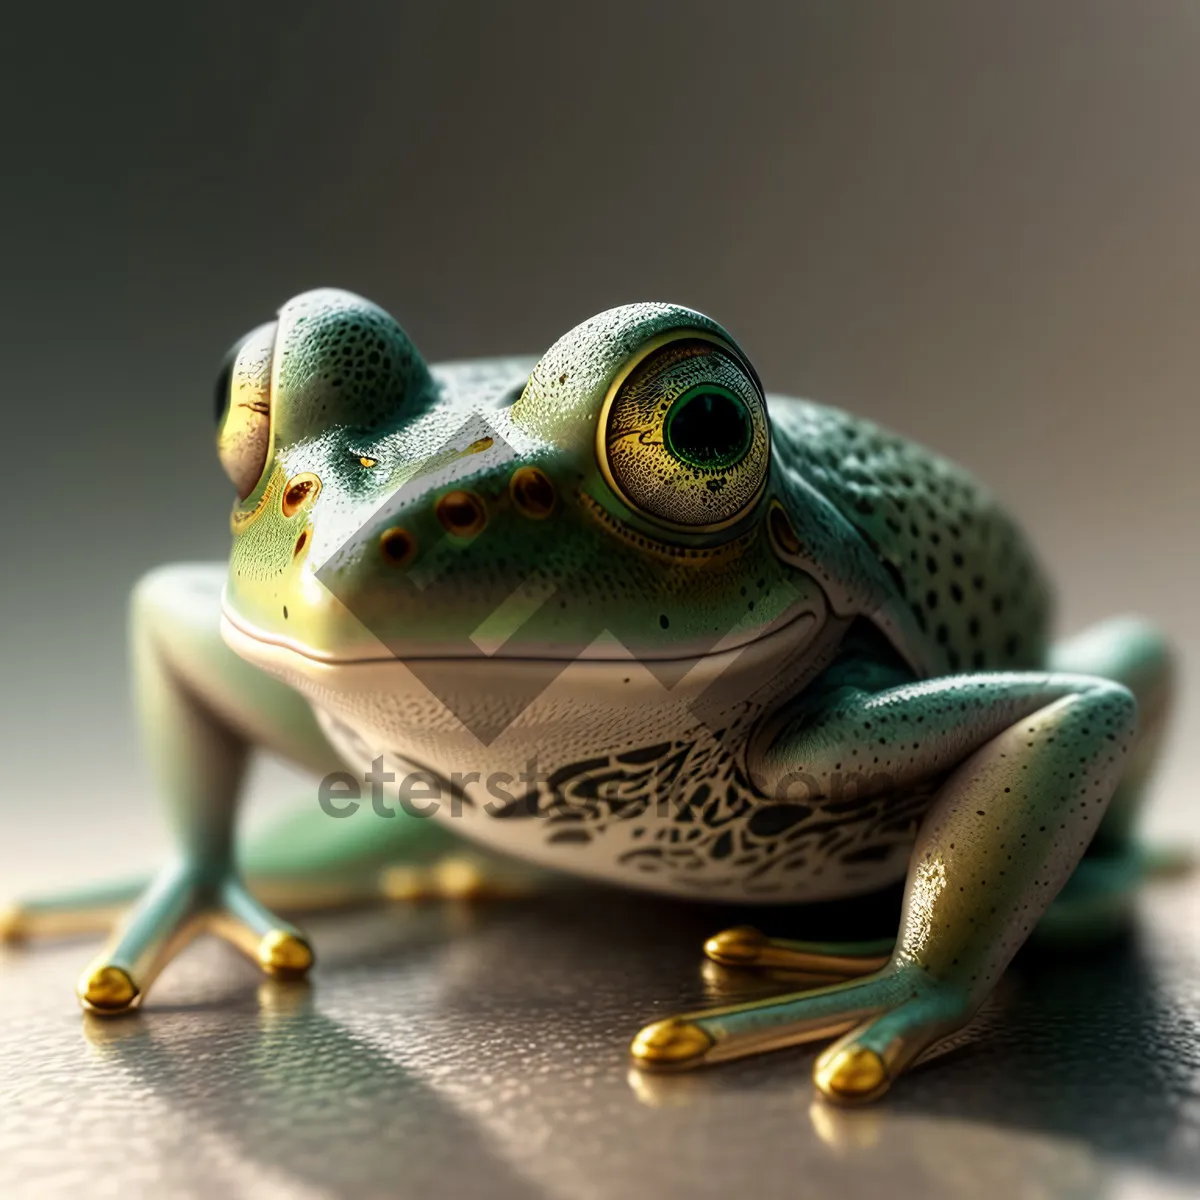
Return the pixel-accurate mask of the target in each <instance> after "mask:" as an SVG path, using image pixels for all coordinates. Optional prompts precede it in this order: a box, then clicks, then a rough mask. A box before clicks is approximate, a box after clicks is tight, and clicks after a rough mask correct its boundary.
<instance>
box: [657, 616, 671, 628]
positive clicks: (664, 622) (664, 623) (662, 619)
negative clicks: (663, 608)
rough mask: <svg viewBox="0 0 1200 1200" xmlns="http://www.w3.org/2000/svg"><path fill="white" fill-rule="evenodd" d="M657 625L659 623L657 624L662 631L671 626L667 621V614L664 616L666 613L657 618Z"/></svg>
mask: <svg viewBox="0 0 1200 1200" xmlns="http://www.w3.org/2000/svg"><path fill="white" fill-rule="evenodd" d="M658 623H659V624H660V625H661V626H662V627H663V628H664V629H666V628H667V627H668V626H669V625H670V624H671V622H670V621H669V620H668V619H667V614H666V613H663V614H662V615H661V616H660V617H659V618H658Z"/></svg>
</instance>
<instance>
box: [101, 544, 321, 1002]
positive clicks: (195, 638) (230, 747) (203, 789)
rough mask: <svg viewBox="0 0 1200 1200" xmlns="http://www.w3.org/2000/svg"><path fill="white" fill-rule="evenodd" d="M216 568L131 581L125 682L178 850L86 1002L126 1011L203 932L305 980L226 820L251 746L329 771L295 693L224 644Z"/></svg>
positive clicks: (268, 967) (299, 951)
mask: <svg viewBox="0 0 1200 1200" xmlns="http://www.w3.org/2000/svg"><path fill="white" fill-rule="evenodd" d="M223 578H224V570H223V569H222V568H219V567H215V566H214V567H208V566H195V567H171V568H165V569H163V570H160V571H156V572H153V573H152V574H150V575H149V576H147V577H146V578H145V579H143V580H142V581H141V583H139V585H138V587H137V589H136V591H135V593H134V597H133V602H132V611H131V623H132V628H131V640H132V651H133V674H134V690H135V697H136V701H137V709H138V716H139V720H140V723H141V727H142V731H143V734H144V740H145V743H146V751H147V755H148V758H149V761H150V765H151V771H152V777H153V779H154V781H155V783H156V785H157V787H158V789H159V790H160V791H161V793H162V795H163V797H164V798H165V799H166V800H167V802H168V808H169V812H170V816H171V824H172V826H173V832H174V835H175V839H176V842H177V845H178V856H177V859H176V861H175V862H173V863H172V864H171V865H169V866H168V867H166V868H165V869H163V870H162V871H161V872H160V874H159V875H158V877H157V878H156V879H155V880H154V882H153V883H152V884H151V885H150V887H149V888H148V889H147V890H146V891H145V893H144V894H143V896H142V898H141V900H140V901H139V902H138V903H137V905H136V906H135V907H134V908H133V910H132V911H131V912H130V913H129V915H128V917H127V918H126V919H125V920H124V922H123V923H122V925H121V926H120V928H119V929H118V931H117V932H116V934H115V935H114V936H113V938H112V940H111V941H110V943H109V944H108V945H107V946H106V947H105V949H104V951H103V952H102V953H101V954H100V955H99V957H97V958H96V959H95V960H94V961H93V963H92V964H91V966H90V967H89V968H88V969H87V970H86V971H85V972H84V973H83V975H82V977H81V978H80V981H79V986H78V994H79V998H80V1001H81V1003H82V1004H83V1006H84V1008H86V1009H89V1010H91V1011H94V1012H98V1013H116V1012H124V1011H126V1010H128V1009H130V1008H132V1007H134V1006H135V1005H137V1004H138V1003H140V1001H141V999H142V998H143V997H144V996H145V994H146V989H147V988H148V987H149V985H150V983H151V982H152V981H153V979H154V977H155V976H156V975H157V974H158V973H159V971H160V970H161V969H162V968H163V967H164V966H165V965H166V964H167V963H168V962H169V961H170V960H171V958H172V957H173V956H174V955H175V954H176V953H177V952H178V950H179V949H180V948H181V947H182V946H183V945H184V944H185V943H186V942H187V941H188V940H190V938H191V937H192V936H194V935H195V934H196V933H198V932H200V931H202V930H203V929H205V928H208V929H211V930H213V931H214V932H217V933H219V934H220V935H222V936H224V937H225V938H227V939H228V940H229V941H230V942H232V943H233V944H234V945H235V946H237V947H238V948H239V949H240V950H242V951H244V952H245V953H246V954H248V955H249V956H250V957H251V958H253V959H254V960H255V961H257V962H258V963H259V965H260V966H261V967H262V968H263V969H264V970H265V971H267V972H269V973H271V974H275V975H298V974H303V973H304V972H305V971H306V970H307V969H308V967H309V966H310V965H311V963H312V960H313V956H312V951H311V949H310V947H309V945H308V943H307V942H306V941H305V939H304V937H303V935H302V934H301V933H300V931H299V930H298V929H296V928H295V927H294V926H292V925H290V924H288V923H287V922H286V921H282V920H280V919H279V918H278V917H276V916H275V915H274V914H273V913H272V912H271V911H270V910H269V909H267V908H266V907H264V906H263V905H262V904H261V903H260V902H259V901H258V900H256V899H255V898H254V897H253V896H252V895H251V894H250V893H249V892H248V891H247V890H246V888H245V887H244V885H243V884H242V881H241V879H240V877H239V875H238V873H237V871H236V870H235V867H234V843H233V835H234V818H235V815H236V810H237V804H238V799H239V795H240V792H241V786H242V778H243V774H244V772H245V768H246V765H247V760H248V754H249V750H250V748H251V746H252V745H263V746H266V747H268V748H271V749H275V750H277V751H279V752H281V753H282V754H284V755H285V756H286V757H288V758H290V759H291V760H293V761H295V762H298V763H300V764H302V765H305V766H309V767H311V768H313V769H315V770H319V771H323V772H327V771H329V770H331V769H335V768H336V766H337V761H336V757H335V755H334V752H333V750H332V749H331V748H330V747H329V745H328V743H327V741H326V739H325V738H324V736H323V735H322V734H321V732H320V730H319V728H318V727H317V725H316V722H315V719H314V718H313V716H312V713H311V711H310V710H309V709H308V706H307V705H306V704H305V703H304V701H303V700H301V699H300V697H299V696H297V695H296V694H294V693H293V692H291V691H290V689H288V688H286V687H285V686H284V685H282V684H280V683H279V682H278V681H276V680H273V679H271V678H269V677H268V676H266V675H265V674H263V673H262V672H261V671H259V670H258V669H257V668H255V667H252V666H250V665H249V664H247V663H245V662H243V661H242V660H241V659H239V658H238V657H237V656H236V655H235V654H234V653H233V652H232V651H231V650H229V649H228V648H227V647H226V646H225V645H224V643H223V642H222V641H221V639H220V634H219V621H220V595H221V585H222V581H223Z"/></svg>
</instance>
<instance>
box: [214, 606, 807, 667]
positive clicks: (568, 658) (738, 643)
mask: <svg viewBox="0 0 1200 1200" xmlns="http://www.w3.org/2000/svg"><path fill="white" fill-rule="evenodd" d="M820 623H821V622H820V617H819V615H818V613H817V612H816V610H815V609H812V608H808V607H806V608H803V609H800V610H798V611H795V612H790V613H787V614H786V615H785V616H783V617H781V618H779V619H778V620H777V621H775V622H773V623H772V624H770V625H767V626H764V627H763V628H762V629H760V630H757V631H756V632H755V633H753V634H751V635H749V636H747V637H745V638H743V639H741V640H728V639H723V640H722V641H721V642H718V643H717V644H716V645H714V646H712V647H711V648H709V649H708V650H704V651H700V652H696V653H691V654H677V655H671V654H664V655H659V656H655V655H646V654H634V653H633V652H632V651H630V652H628V653H627V654H625V655H623V656H622V655H603V654H590V653H589V652H588V651H587V650H585V651H583V652H582V653H577V654H563V655H555V654H505V653H504V650H503V648H501V649H500V650H498V651H496V652H495V653H494V654H487V653H485V652H484V651H482V650H478V649H476V650H475V652H474V653H472V652H469V651H465V652H463V653H457V654H452V653H436V652H435V653H430V654H419V653H418V654H404V655H399V654H392V653H391V652H389V651H387V650H386V648H385V649H384V652H383V653H381V654H374V655H368V654H364V655H358V656H355V657H353V658H350V657H338V656H337V655H334V654H324V653H321V652H318V651H314V650H313V649H312V648H311V647H309V646H306V645H304V644H303V643H302V642H298V641H296V640H295V639H293V638H288V637H282V636H280V635H278V634H272V633H267V632H266V631H265V630H262V629H258V628H256V627H255V626H253V625H251V624H249V623H248V622H247V621H246V620H245V619H244V618H242V617H240V616H238V615H236V614H235V613H234V612H232V611H231V610H230V609H229V607H228V606H227V605H226V604H224V603H222V605H221V636H222V638H223V639H224V640H225V642H226V643H227V644H228V645H230V646H231V648H232V649H234V650H235V651H238V647H239V645H240V646H244V647H245V648H246V649H247V650H249V651H251V654H250V655H248V657H251V658H253V657H255V656H254V654H253V650H254V648H255V647H258V648H262V649H268V650H270V651H274V652H276V653H279V652H282V653H283V654H286V655H289V656H295V657H296V658H299V659H301V660H304V661H306V662H308V663H309V664H311V665H312V666H314V667H319V668H321V669H322V670H335V669H337V668H340V667H369V666H374V667H378V666H386V665H387V664H388V663H400V664H403V663H405V662H444V663H456V662H458V663H486V662H497V663H506V664H517V663H539V662H541V663H545V662H561V663H571V662H579V663H586V664H588V665H594V666H596V667H604V666H608V667H618V666H623V667H626V668H628V667H630V666H632V665H635V664H637V663H640V662H647V663H654V664H656V665H657V664H663V665H664V666H665V665H668V664H673V665H676V666H684V665H686V664H689V663H701V662H706V661H715V660H718V659H720V658H722V657H723V656H736V655H737V654H740V653H741V652H742V651H745V650H747V649H749V648H750V647H757V646H760V645H762V644H764V643H767V642H770V641H773V640H776V639H783V640H787V641H791V640H792V639H793V638H794V637H796V636H798V635H802V634H803V633H804V630H805V627H811V629H812V631H814V632H815V630H816V629H817V628H818V627H819V625H820Z"/></svg>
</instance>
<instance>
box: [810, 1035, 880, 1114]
mask: <svg viewBox="0 0 1200 1200" xmlns="http://www.w3.org/2000/svg"><path fill="white" fill-rule="evenodd" d="M813 1082H814V1083H815V1084H816V1085H817V1090H818V1091H819V1092H820V1093H821V1094H822V1095H823V1096H825V1097H826V1099H829V1100H834V1101H837V1102H839V1103H842V1104H862V1103H865V1102H866V1101H868V1100H874V1099H876V1098H877V1097H879V1096H882V1095H883V1093H884V1092H886V1091H887V1089H888V1087H889V1085H890V1084H891V1079H890V1078H889V1077H888V1069H887V1064H886V1063H885V1062H884V1061H883V1058H882V1057H881V1056H880V1055H879V1054H877V1053H876V1052H875V1051H874V1050H870V1049H867V1048H866V1047H864V1046H849V1047H842V1048H839V1047H837V1046H831V1047H830V1048H829V1050H827V1051H825V1053H824V1054H822V1055H821V1056H820V1058H818V1059H817V1062H816V1066H815V1067H814V1068H813Z"/></svg>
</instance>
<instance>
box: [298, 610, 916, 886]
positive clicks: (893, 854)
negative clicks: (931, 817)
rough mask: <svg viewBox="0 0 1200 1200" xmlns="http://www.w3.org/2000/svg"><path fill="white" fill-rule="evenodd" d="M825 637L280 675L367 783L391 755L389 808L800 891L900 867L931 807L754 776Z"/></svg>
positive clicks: (466, 832)
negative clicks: (548, 661) (764, 783)
mask: <svg viewBox="0 0 1200 1200" xmlns="http://www.w3.org/2000/svg"><path fill="white" fill-rule="evenodd" d="M813 632H814V631H813V629H811V628H807V629H806V628H804V627H803V625H802V623H801V622H794V623H793V625H790V626H787V627H785V628H784V629H782V630H779V631H778V632H776V633H774V634H772V635H770V636H769V637H767V638H764V639H762V640H761V641H760V642H758V643H754V644H752V645H750V646H748V647H744V648H741V649H739V650H736V651H732V652H730V653H729V654H727V655H714V656H711V657H710V658H707V659H701V660H699V661H698V662H697V663H696V664H695V665H693V667H692V668H691V670H690V671H689V673H688V674H687V675H686V676H685V677H684V678H683V679H682V680H678V681H675V680H667V681H666V683H664V681H663V678H662V673H661V672H652V671H651V670H648V669H647V667H646V666H645V665H642V664H640V663H637V662H635V661H633V660H629V661H627V662H613V661H589V660H579V661H575V662H572V663H570V664H569V665H567V666H566V667H565V668H563V669H562V670H561V673H559V674H557V676H556V677H555V678H553V679H550V680H549V681H547V678H546V670H545V666H544V664H528V663H523V662H521V661H519V660H508V661H497V660H482V661H469V662H468V661H457V662H444V663H442V664H429V663H417V664H405V663H401V662H398V661H395V660H389V661H386V662H380V663H371V664H354V665H344V666H339V667H337V668H334V670H335V671H336V672H337V678H336V679H334V678H332V677H331V676H328V675H326V676H324V677H323V676H322V675H321V673H320V672H317V673H316V674H315V675H314V673H313V672H312V671H311V670H305V671H304V672H303V678H299V677H296V676H295V675H294V673H293V672H289V671H280V672H279V673H281V674H284V675H285V677H287V678H289V682H292V683H293V684H294V685H295V686H297V687H299V688H301V690H303V691H304V692H305V693H306V694H308V695H309V697H310V699H311V700H312V702H313V706H314V709H315V710H316V712H317V716H318V719H319V720H320V721H321V724H322V726H323V728H324V730H325V732H326V733H327V735H328V736H329V738H330V740H331V741H332V742H333V743H334V745H335V746H336V747H337V748H338V750H339V752H340V753H341V755H342V756H343V757H344V759H345V761H346V763H347V766H348V767H349V769H350V770H351V771H352V772H354V773H355V774H356V775H357V776H358V778H359V779H363V778H364V776H365V775H366V773H367V772H368V771H369V770H371V765H372V763H373V762H374V761H375V760H376V759H380V758H381V759H382V760H383V761H382V764H381V766H382V770H383V772H384V775H383V778H385V779H386V776H387V774H391V775H393V776H394V777H395V778H394V779H392V780H388V781H387V782H386V783H384V784H382V787H383V797H384V800H385V802H386V803H387V804H388V805H389V807H393V808H396V807H401V808H403V809H404V811H406V812H409V813H410V814H412V815H414V816H418V817H420V818H421V819H435V820H439V821H443V822H446V823H448V824H449V825H450V826H451V827H453V828H454V829H456V830H457V831H458V832H460V833H461V834H462V835H463V836H465V837H467V838H471V839H474V840H476V841H478V842H480V843H483V844H484V845H486V846H488V847H489V848H491V849H494V850H497V851H500V852H502V853H507V854H511V855H514V856H516V857H519V858H523V859H525V860H527V861H531V862H534V863H538V864H540V865H543V866H547V867H550V868H553V869H556V870H565V871H569V872H572V873H575V874H579V875H584V876H589V877H592V878H597V879H603V880H607V881H610V882H613V883H618V884H621V885H624V886H632V887H638V888H644V889H648V890H653V891H658V892H665V893H670V894H672V895H676V896H689V897H693V898H698V899H708V900H720V901H747V902H760V903H761V902H794V901H802V900H817V899H826V898H830V897H837V896H845V895H852V894H857V893H862V892H865V891H870V890H872V889H874V888H876V887H880V886H883V885H885V884H887V883H890V882H893V881H894V880H896V879H897V878H900V877H902V875H903V873H904V870H905V866H906V864H907V860H908V854H909V851H910V849H911V845H912V840H913V837H914V836H915V830H916V823H917V820H918V819H919V816H920V813H921V811H922V810H923V808H924V805H925V801H924V799H922V798H919V797H911V798H909V799H908V800H906V801H903V802H892V803H891V804H890V805H888V806H887V808H886V813H883V810H882V809H881V805H886V804H887V802H886V801H884V802H876V803H875V804H865V805H864V806H863V807H862V808H861V809H860V810H855V811H851V812H848V813H842V814H840V815H838V816H835V817H831V816H830V814H828V813H826V812H824V811H822V810H821V809H819V808H818V809H814V808H809V807H806V806H803V805H799V804H788V803H786V802H779V801H769V800H764V798H763V797H762V795H761V794H760V793H758V792H757V791H756V790H755V789H754V788H753V786H752V785H751V783H750V781H749V780H748V778H747V777H746V772H745V763H744V758H743V751H744V748H745V744H746V740H747V737H748V735H749V733H750V731H751V729H752V728H753V727H754V725H755V724H756V722H757V721H758V720H759V718H760V717H761V716H762V715H763V713H764V712H769V711H771V709H772V708H773V707H774V705H775V704H776V703H777V702H778V700H779V698H780V697H781V696H783V695H785V694H786V693H787V692H789V691H794V690H796V689H797V688H798V687H799V686H802V684H803V683H804V682H806V679H805V678H804V670H805V668H804V666H803V665H802V664H806V663H810V662H811V660H812V655H811V653H806V651H810V650H811V642H812V636H813ZM350 673H357V677H352V675H351V674H350ZM500 681H502V682H503V685H504V686H502V687H498V686H497V684H498V682H500ZM531 695H532V696H533V699H532V700H529V697H530V696H531ZM527 700H528V701H529V702H528V703H526V701H527ZM473 730H474V731H475V732H472V731H473ZM481 732H482V736H479V734H480V733H481ZM402 789H403V791H402ZM364 790H365V794H367V795H369V790H368V789H364ZM881 814H882V815H881ZM884 818H885V819H884Z"/></svg>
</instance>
